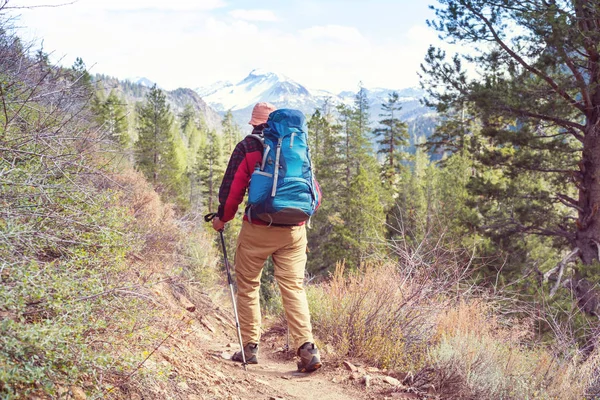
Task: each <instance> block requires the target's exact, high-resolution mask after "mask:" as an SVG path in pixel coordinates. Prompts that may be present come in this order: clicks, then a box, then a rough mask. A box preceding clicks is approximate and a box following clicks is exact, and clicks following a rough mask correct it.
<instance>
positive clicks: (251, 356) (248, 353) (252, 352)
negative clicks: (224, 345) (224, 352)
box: [231, 343, 258, 364]
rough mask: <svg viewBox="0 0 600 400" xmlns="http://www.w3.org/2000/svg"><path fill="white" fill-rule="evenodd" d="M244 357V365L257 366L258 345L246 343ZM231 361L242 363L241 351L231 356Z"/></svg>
mask: <svg viewBox="0 0 600 400" xmlns="http://www.w3.org/2000/svg"><path fill="white" fill-rule="evenodd" d="M244 356H245V357H246V364H258V358H257V356H258V344H256V343H248V344H247V345H245V346H244ZM231 359H232V360H233V361H237V362H244V360H243V359H242V352H241V351H236V352H235V353H234V354H233V356H231Z"/></svg>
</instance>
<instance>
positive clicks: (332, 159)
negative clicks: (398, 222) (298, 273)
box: [307, 110, 346, 273]
mask: <svg viewBox="0 0 600 400" xmlns="http://www.w3.org/2000/svg"><path fill="white" fill-rule="evenodd" d="M340 129H341V126H339V125H333V124H332V123H331V122H330V121H328V119H327V116H326V115H324V114H322V113H321V111H320V110H316V111H315V113H314V114H313V115H312V116H311V118H310V120H309V122H308V138H309V143H310V146H311V155H312V161H313V171H314V173H315V176H316V178H317V180H318V182H319V185H320V187H321V191H322V193H323V199H322V204H321V207H320V208H319V210H318V211H317V213H316V214H315V216H314V217H313V218H312V219H311V225H312V229H310V230H308V247H309V248H310V253H309V256H308V257H309V260H308V266H307V268H308V270H309V271H310V272H311V273H324V272H325V271H329V270H333V268H334V267H335V263H336V262H337V261H340V260H343V259H344V258H345V256H344V253H343V251H342V250H341V249H342V248H343V246H344V244H343V238H342V237H341V236H340V235H339V234H338V231H337V230H336V227H337V226H338V225H340V226H343V221H342V219H341V217H340V214H341V210H342V208H343V202H340V201H335V199H342V198H345V193H346V192H345V190H344V186H343V182H344V181H343V179H341V178H342V177H343V176H344V170H343V158H342V156H341V151H340V150H342V148H343V146H342V141H341V139H342V138H341V136H340Z"/></svg>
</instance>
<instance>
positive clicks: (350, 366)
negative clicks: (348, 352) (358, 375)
mask: <svg viewBox="0 0 600 400" xmlns="http://www.w3.org/2000/svg"><path fill="white" fill-rule="evenodd" d="M344 367H345V368H346V369H347V370H348V371H350V372H358V368H356V367H355V366H354V364H352V363H351V362H348V361H344Z"/></svg>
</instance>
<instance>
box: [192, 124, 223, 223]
mask: <svg viewBox="0 0 600 400" xmlns="http://www.w3.org/2000/svg"><path fill="white" fill-rule="evenodd" d="M225 167H226V166H225V163H224V157H223V143H222V139H221V137H220V136H219V135H218V134H217V133H216V132H215V131H214V130H211V131H209V132H208V135H207V138H206V142H205V144H203V146H201V147H200V148H199V149H198V157H197V162H196V167H195V170H194V176H195V177H196V179H197V181H198V184H199V187H200V196H201V201H200V203H201V205H202V207H203V208H204V210H205V211H206V212H213V211H214V210H215V209H216V207H217V205H218V204H219V198H218V196H219V185H220V184H221V181H222V179H223V174H224V172H225Z"/></svg>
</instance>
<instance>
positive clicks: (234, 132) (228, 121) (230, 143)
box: [221, 110, 242, 155]
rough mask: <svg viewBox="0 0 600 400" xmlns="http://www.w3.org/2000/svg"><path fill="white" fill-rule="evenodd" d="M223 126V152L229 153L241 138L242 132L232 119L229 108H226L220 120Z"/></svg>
mask: <svg viewBox="0 0 600 400" xmlns="http://www.w3.org/2000/svg"><path fill="white" fill-rule="evenodd" d="M221 125H222V126H223V139H224V141H225V143H224V144H225V153H226V154H228V155H231V153H233V149H234V148H235V146H236V145H237V143H238V142H239V141H240V140H241V139H242V132H241V130H240V127H239V125H238V124H237V123H236V122H235V120H234V119H233V114H232V113H231V110H228V111H227V112H226V113H225V116H224V117H223V121H222V122H221Z"/></svg>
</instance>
